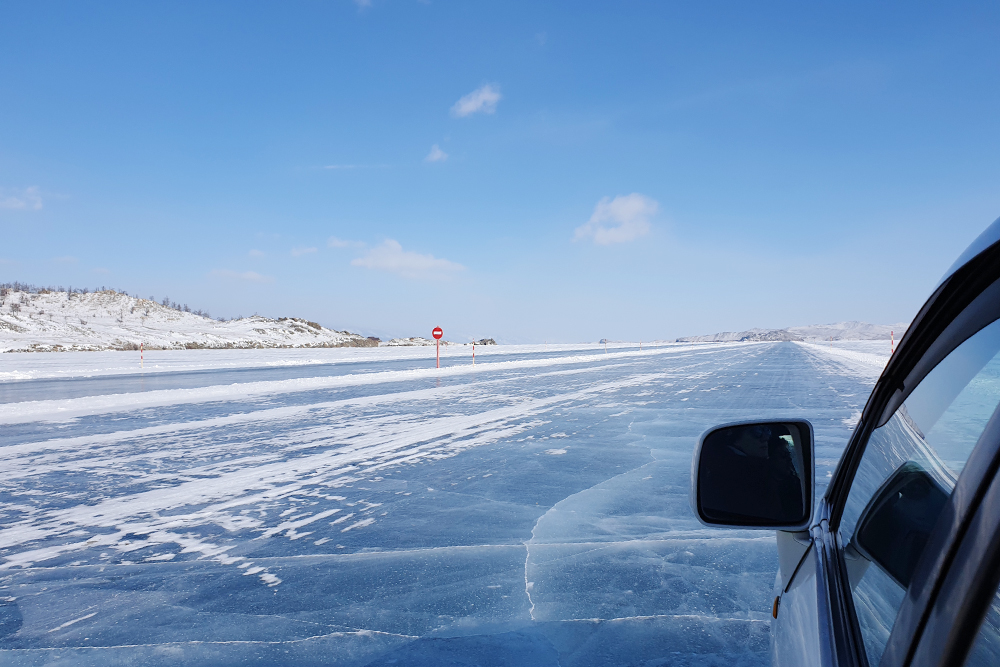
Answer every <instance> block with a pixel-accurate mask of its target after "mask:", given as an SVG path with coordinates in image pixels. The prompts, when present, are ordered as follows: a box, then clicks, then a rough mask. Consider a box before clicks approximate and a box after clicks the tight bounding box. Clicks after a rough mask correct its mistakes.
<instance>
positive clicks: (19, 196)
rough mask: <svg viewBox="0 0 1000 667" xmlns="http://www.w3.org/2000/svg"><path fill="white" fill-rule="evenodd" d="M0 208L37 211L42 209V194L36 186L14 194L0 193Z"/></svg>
mask: <svg viewBox="0 0 1000 667" xmlns="http://www.w3.org/2000/svg"><path fill="white" fill-rule="evenodd" d="M0 208H6V209H13V210H19V211H27V210H33V211H37V210H39V209H41V208H42V194H41V192H39V190H38V187H37V186H32V187H30V188H25V189H24V190H22V191H20V192H17V193H14V194H9V191H7V192H4V191H0Z"/></svg>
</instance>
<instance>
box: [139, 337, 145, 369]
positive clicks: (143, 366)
mask: <svg viewBox="0 0 1000 667" xmlns="http://www.w3.org/2000/svg"><path fill="white" fill-rule="evenodd" d="M145 367H146V363H145V362H144V361H143V360H142V343H139V368H145Z"/></svg>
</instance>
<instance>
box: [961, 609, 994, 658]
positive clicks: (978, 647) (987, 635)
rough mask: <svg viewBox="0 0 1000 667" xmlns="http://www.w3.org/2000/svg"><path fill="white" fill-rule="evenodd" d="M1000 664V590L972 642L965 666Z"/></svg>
mask: <svg viewBox="0 0 1000 667" xmlns="http://www.w3.org/2000/svg"><path fill="white" fill-rule="evenodd" d="M998 664H1000V592H998V593H997V594H996V595H994V596H993V603H992V604H990V608H989V609H988V610H987V612H986V617H985V618H984V619H983V624H982V625H981V626H979V632H978V633H976V638H975V640H974V641H973V642H972V648H971V649H969V655H968V657H967V658H966V659H965V667H991V666H992V665H998Z"/></svg>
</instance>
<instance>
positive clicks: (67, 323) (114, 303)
mask: <svg viewBox="0 0 1000 667" xmlns="http://www.w3.org/2000/svg"><path fill="white" fill-rule="evenodd" d="M140 344H142V345H143V346H144V348H145V349H147V350H153V349H163V350H171V349H229V348H274V347H376V346H378V344H379V340H378V339H377V338H368V337H365V336H362V335H360V334H356V333H351V332H349V331H334V330H332V329H327V328H325V327H323V326H321V325H319V324H317V323H316V322H309V321H308V320H303V319H299V318H295V317H282V318H279V319H271V318H267V317H261V316H259V315H254V316H253V317H242V318H239V319H234V320H228V321H220V320H213V319H212V318H210V317H208V316H206V315H204V314H201V313H192V312H187V311H185V310H180V309H179V308H171V307H170V306H167V305H164V304H159V303H157V302H155V301H152V300H150V299H140V298H137V297H134V296H130V295H128V294H125V293H123V292H116V291H114V290H103V291H97V292H76V291H74V292H68V291H67V292H59V291H52V290H47V289H42V290H38V291H27V290H23V289H11V288H8V287H4V288H2V289H0V352H54V351H72V350H90V351H95V350H138V349H139V345H140Z"/></svg>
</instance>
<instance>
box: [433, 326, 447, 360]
mask: <svg viewBox="0 0 1000 667" xmlns="http://www.w3.org/2000/svg"><path fill="white" fill-rule="evenodd" d="M431 335H432V336H434V340H436V341H437V367H438V368H441V336H443V335H444V330H442V329H441V327H434V330H433V331H431Z"/></svg>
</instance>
